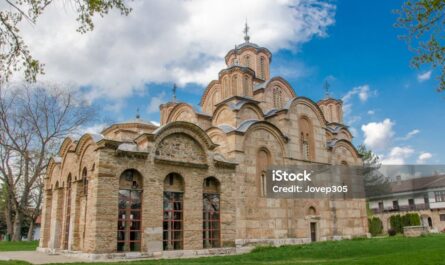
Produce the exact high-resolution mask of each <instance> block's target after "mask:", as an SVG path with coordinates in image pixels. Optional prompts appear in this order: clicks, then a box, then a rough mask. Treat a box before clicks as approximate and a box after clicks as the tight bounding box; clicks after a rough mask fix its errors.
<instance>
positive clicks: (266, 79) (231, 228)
mask: <svg viewBox="0 0 445 265" xmlns="http://www.w3.org/2000/svg"><path fill="white" fill-rule="evenodd" d="M225 61H226V64H227V67H226V68H225V69H223V70H221V71H220V72H219V74H218V79H217V80H213V81H211V82H210V83H209V85H208V86H207V88H206V89H205V91H204V93H203V95H202V98H201V101H200V106H201V110H200V111H197V110H195V109H194V108H193V107H192V106H191V105H189V104H187V103H185V102H179V101H172V102H168V103H165V104H162V105H161V106H160V112H161V117H160V121H161V125H160V126H155V125H154V124H152V123H150V122H144V121H142V120H141V119H139V118H138V119H135V120H132V121H128V122H123V123H118V124H114V125H112V126H110V127H108V128H106V129H105V130H103V131H102V133H101V134H100V135H95V134H85V135H84V136H82V137H81V138H80V139H72V138H67V139H66V140H65V141H64V142H63V144H62V146H61V147H60V151H59V154H58V156H57V157H54V158H53V159H52V160H51V162H50V164H49V168H48V175H47V177H46V178H45V198H44V207H43V214H42V216H43V218H42V232H41V234H42V236H41V240H40V249H42V250H67V251H71V252H82V253H91V254H106V253H116V252H130V251H135V252H140V253H147V254H156V253H157V254H159V253H161V254H162V253H167V252H169V251H171V250H182V251H187V250H196V251H200V250H202V249H205V248H214V249H218V248H220V249H221V248H227V247H236V246H246V245H251V244H257V243H270V244H287V243H289V244H291V243H304V242H310V241H311V240H331V239H339V238H350V237H354V236H363V235H366V233H367V217H366V203H365V200H364V199H344V200H338V199H337V200H329V199H317V200H316V199H271V198H266V197H265V196H264V194H263V192H262V187H263V185H264V183H263V182H264V181H265V180H264V179H263V174H264V171H265V170H266V169H267V167H268V166H269V165H309V164H323V165H340V164H342V165H361V164H362V160H361V158H360V156H359V155H358V153H357V151H356V149H355V148H354V146H353V145H352V144H351V139H352V135H351V133H350V132H349V131H348V128H347V126H345V125H344V124H343V123H342V120H343V117H342V115H343V114H342V102H341V100H337V99H333V98H326V99H323V100H321V101H319V102H318V103H316V102H314V101H312V100H311V99H309V98H306V97H304V96H300V95H297V93H296V92H295V90H294V89H293V88H292V87H291V86H290V84H289V83H288V82H287V81H286V80H284V79H283V78H281V77H270V64H271V61H272V54H271V52H270V51H269V50H268V49H267V48H264V47H260V46H258V45H256V44H254V43H251V42H249V41H248V39H246V42H245V43H243V44H241V45H238V46H237V48H236V49H233V50H231V51H229V52H228V54H227V56H226V57H225ZM68 197H69V198H68ZM67 203H70V205H69V207H68V205H67ZM67 211H69V213H68V212H67Z"/></svg>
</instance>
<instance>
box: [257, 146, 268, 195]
mask: <svg viewBox="0 0 445 265" xmlns="http://www.w3.org/2000/svg"><path fill="white" fill-rule="evenodd" d="M270 161H271V159H270V155H269V151H268V150H266V149H265V148H261V149H260V150H259V151H258V154H257V161H256V163H257V174H258V178H259V187H258V188H259V189H258V190H259V195H260V196H261V197H265V196H266V195H267V177H266V172H267V167H268V166H269V165H270Z"/></svg>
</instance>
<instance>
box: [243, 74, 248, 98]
mask: <svg viewBox="0 0 445 265" xmlns="http://www.w3.org/2000/svg"><path fill="white" fill-rule="evenodd" d="M243 94H244V96H248V95H249V77H248V76H247V75H245V76H244V78H243Z"/></svg>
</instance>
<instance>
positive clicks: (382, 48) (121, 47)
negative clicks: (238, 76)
mask: <svg viewBox="0 0 445 265" xmlns="http://www.w3.org/2000/svg"><path fill="white" fill-rule="evenodd" d="M401 4H402V1H400V0H394V1H384V0H378V1H376V0H362V1H356V0H341V1H329V2H326V1H318V0H274V1H273V0H261V1H258V0H221V1H216V0H162V1H142V0H135V1H133V2H130V6H131V7H132V8H133V12H132V13H131V14H130V15H129V16H128V17H122V16H120V15H119V14H117V13H111V14H110V15H108V16H106V17H105V18H103V19H97V20H96V27H95V29H94V31H93V32H90V33H87V34H79V33H77V32H76V28H77V26H78V25H77V24H76V21H75V16H74V14H73V7H71V6H69V5H67V2H66V1H58V2H57V3H56V4H54V5H53V6H52V7H51V8H50V9H48V10H47V12H46V13H45V14H44V15H43V16H42V17H41V18H40V20H39V21H38V23H37V24H36V25H29V24H28V23H23V25H22V30H23V34H24V36H25V40H26V41H27V43H28V44H29V47H30V49H31V51H32V53H33V54H34V56H35V57H36V58H38V59H40V60H41V61H42V62H43V63H45V72H46V75H45V76H42V77H41V78H40V79H41V80H50V81H51V82H60V83H67V84H70V85H74V86H75V87H78V88H79V90H81V91H83V95H84V96H85V99H87V100H89V101H90V102H91V103H92V104H95V105H97V106H98V107H99V108H100V109H101V110H102V117H100V119H99V121H98V122H97V124H91V126H90V128H88V131H97V130H100V129H101V128H102V127H103V126H105V125H106V124H108V123H110V122H113V121H121V120H126V119H131V118H134V116H135V113H136V109H137V108H140V110H141V111H140V112H141V116H142V117H143V118H144V119H146V120H152V121H159V109H158V105H159V104H161V103H163V102H166V101H168V100H169V99H171V87H172V84H173V83H174V82H176V83H177V84H178V85H179V91H178V98H179V99H180V100H183V101H187V102H189V103H191V104H194V105H196V104H197V103H198V102H199V99H200V94H201V93H202V91H203V89H204V87H205V85H206V84H208V83H209V82H210V81H211V80H212V79H215V78H216V77H217V74H218V71H219V70H220V69H222V68H223V66H224V61H223V57H224V55H225V54H226V52H227V51H229V50H230V49H232V48H233V47H234V45H235V44H239V43H241V42H242V29H243V24H244V22H245V20H246V19H247V20H248V23H249V26H250V28H251V34H250V35H251V41H252V42H255V43H257V44H259V45H261V46H264V47H267V48H269V49H270V50H271V51H272V52H273V61H272V69H271V71H272V74H273V75H280V76H283V77H285V78H286V79H288V80H289V82H290V83H291V85H292V86H293V88H294V90H295V91H296V93H297V95H301V96H307V97H310V98H312V99H314V100H315V101H317V100H319V99H321V98H322V97H323V93H324V91H323V89H322V87H323V82H324V81H325V80H329V82H330V84H331V91H332V92H331V93H332V95H333V96H334V97H337V98H341V99H343V101H344V112H345V122H346V123H347V124H348V125H350V129H351V131H352V132H353V134H354V136H355V138H354V143H355V144H356V145H358V144H361V143H364V144H366V145H367V146H368V147H369V148H371V149H372V150H374V151H375V152H376V153H378V154H379V155H381V157H382V159H383V161H384V162H385V163H398V164H400V163H443V162H445V153H444V150H445V141H444V140H443V138H442V137H443V131H444V130H445V123H444V122H443V120H444V118H443V117H445V94H443V93H442V94H439V93H437V92H435V90H434V88H435V85H437V80H435V78H436V75H437V72H436V71H432V69H430V68H427V67H425V68H423V69H420V70H415V69H412V68H410V67H409V60H410V58H411V56H412V54H411V53H410V52H409V51H408V49H407V47H406V45H405V43H403V42H402V41H400V40H399V39H398V38H397V36H398V35H400V34H402V33H403V31H401V30H400V29H395V28H394V27H393V24H394V22H395V20H396V16H395V15H394V14H393V12H392V11H393V10H395V9H397V8H399V7H400V6H401Z"/></svg>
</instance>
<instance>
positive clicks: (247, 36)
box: [243, 20, 250, 42]
mask: <svg viewBox="0 0 445 265" xmlns="http://www.w3.org/2000/svg"><path fill="white" fill-rule="evenodd" d="M243 33H244V40H245V41H246V42H249V40H250V36H249V25H247V20H246V24H245V25H244V30H243Z"/></svg>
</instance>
